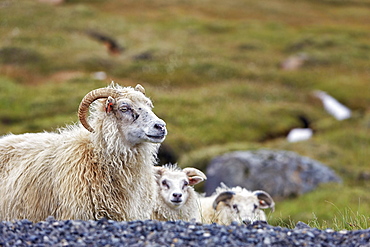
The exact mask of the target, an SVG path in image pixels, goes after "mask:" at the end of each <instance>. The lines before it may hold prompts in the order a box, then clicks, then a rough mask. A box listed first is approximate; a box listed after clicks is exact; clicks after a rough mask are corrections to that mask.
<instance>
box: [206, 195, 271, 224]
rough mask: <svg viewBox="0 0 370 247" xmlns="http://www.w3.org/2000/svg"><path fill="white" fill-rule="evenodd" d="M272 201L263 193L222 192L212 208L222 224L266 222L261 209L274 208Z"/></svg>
mask: <svg viewBox="0 0 370 247" xmlns="http://www.w3.org/2000/svg"><path fill="white" fill-rule="evenodd" d="M274 205H275V203H274V201H273V199H272V198H271V197H270V195H269V194H268V193H266V192H264V191H259V190H258V191H254V192H250V191H248V190H244V189H243V190H242V191H240V190H239V192H235V191H224V192H222V193H220V194H219V195H218V196H217V197H216V198H215V201H214V204H213V208H214V209H215V212H216V213H217V214H219V215H220V217H219V219H220V220H221V221H222V222H221V223H222V224H230V223H231V222H232V221H236V222H243V223H245V224H248V223H251V222H253V221H256V220H263V221H266V216H265V213H264V212H263V211H262V210H261V209H265V208H272V209H273V208H274Z"/></svg>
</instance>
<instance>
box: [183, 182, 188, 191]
mask: <svg viewBox="0 0 370 247" xmlns="http://www.w3.org/2000/svg"><path fill="white" fill-rule="evenodd" d="M188 185H189V182H188V181H184V186H182V189H185V188H186V186H188Z"/></svg>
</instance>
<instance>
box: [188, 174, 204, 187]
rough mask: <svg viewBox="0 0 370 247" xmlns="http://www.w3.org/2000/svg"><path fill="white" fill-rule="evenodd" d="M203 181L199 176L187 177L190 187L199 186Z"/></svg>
mask: <svg viewBox="0 0 370 247" xmlns="http://www.w3.org/2000/svg"><path fill="white" fill-rule="evenodd" d="M203 181H204V178H202V177H199V176H194V177H189V185H190V186H193V185H196V184H199V183H200V182H203Z"/></svg>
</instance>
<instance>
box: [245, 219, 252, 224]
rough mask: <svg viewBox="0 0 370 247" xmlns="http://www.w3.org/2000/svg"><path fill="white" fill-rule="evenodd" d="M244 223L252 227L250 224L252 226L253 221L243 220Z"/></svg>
mask: <svg viewBox="0 0 370 247" xmlns="http://www.w3.org/2000/svg"><path fill="white" fill-rule="evenodd" d="M243 223H244V224H246V225H250V224H252V221H251V220H243Z"/></svg>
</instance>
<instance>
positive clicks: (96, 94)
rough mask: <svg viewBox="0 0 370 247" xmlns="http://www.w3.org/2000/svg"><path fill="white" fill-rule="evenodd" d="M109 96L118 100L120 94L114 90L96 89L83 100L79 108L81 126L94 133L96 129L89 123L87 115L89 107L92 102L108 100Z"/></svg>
mask: <svg viewBox="0 0 370 247" xmlns="http://www.w3.org/2000/svg"><path fill="white" fill-rule="evenodd" d="M109 96H111V97H113V98H116V97H118V96H119V92H118V91H117V90H115V89H112V88H99V89H95V90H93V91H91V92H89V93H88V94H86V95H85V97H84V98H83V99H82V100H81V103H80V106H79V108H78V118H79V119H80V122H81V124H82V125H83V126H84V127H85V128H86V129H87V130H88V131H90V132H94V129H93V128H92V127H91V126H90V124H89V123H88V122H87V114H88V112H89V107H90V105H91V103H92V102H94V101H95V100H97V99H102V98H108V97H109Z"/></svg>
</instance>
